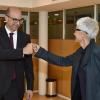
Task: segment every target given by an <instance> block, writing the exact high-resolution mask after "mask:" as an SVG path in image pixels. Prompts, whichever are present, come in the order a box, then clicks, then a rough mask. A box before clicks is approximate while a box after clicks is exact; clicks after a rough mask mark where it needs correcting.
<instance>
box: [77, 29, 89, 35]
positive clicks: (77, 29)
mask: <svg viewBox="0 0 100 100" xmlns="http://www.w3.org/2000/svg"><path fill="white" fill-rule="evenodd" d="M76 31H81V32H85V33H86V34H88V33H87V32H86V31H82V30H80V29H76Z"/></svg>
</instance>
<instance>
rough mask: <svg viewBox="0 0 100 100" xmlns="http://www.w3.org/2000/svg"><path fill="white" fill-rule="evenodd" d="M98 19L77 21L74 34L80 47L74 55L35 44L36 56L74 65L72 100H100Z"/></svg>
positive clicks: (54, 62)
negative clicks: (64, 55) (49, 49)
mask: <svg viewBox="0 0 100 100" xmlns="http://www.w3.org/2000/svg"><path fill="white" fill-rule="evenodd" d="M98 31H99V26H98V23H97V21H95V20H94V19H92V18H90V17H83V18H80V19H79V20H78V21H77V22H76V30H75V32H74V36H75V38H76V41H77V42H79V44H80V46H81V47H80V48H79V49H78V50H77V51H76V52H75V53H73V54H72V55H69V56H66V57H60V56H57V55H54V54H52V53H51V52H49V51H46V50H45V49H43V48H42V47H39V45H37V44H33V49H34V52H35V53H36V54H35V56H36V57H39V58H42V59H44V60H46V61H47V62H49V63H52V64H56V65H60V66H70V65H71V66H72V84H71V100H100V78H99V76H100V56H99V55H100V47H99V46H97V45H96V43H95V40H96V36H97V34H98Z"/></svg>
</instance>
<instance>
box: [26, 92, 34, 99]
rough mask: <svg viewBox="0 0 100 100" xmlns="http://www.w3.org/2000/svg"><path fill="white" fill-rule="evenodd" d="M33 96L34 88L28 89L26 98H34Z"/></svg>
mask: <svg viewBox="0 0 100 100" xmlns="http://www.w3.org/2000/svg"><path fill="white" fill-rule="evenodd" d="M32 96H33V91H32V90H27V92H26V100H32Z"/></svg>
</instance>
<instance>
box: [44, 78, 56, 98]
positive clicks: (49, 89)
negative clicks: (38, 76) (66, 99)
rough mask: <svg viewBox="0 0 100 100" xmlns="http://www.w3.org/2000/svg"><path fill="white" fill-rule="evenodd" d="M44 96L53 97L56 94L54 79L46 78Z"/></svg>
mask: <svg viewBox="0 0 100 100" xmlns="http://www.w3.org/2000/svg"><path fill="white" fill-rule="evenodd" d="M46 96H47V97H55V96H57V89H56V79H50V78H49V79H46Z"/></svg>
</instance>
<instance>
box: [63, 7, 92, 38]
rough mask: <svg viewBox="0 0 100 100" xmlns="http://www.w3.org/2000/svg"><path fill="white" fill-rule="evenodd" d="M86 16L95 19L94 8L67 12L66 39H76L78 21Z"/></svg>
mask: <svg viewBox="0 0 100 100" xmlns="http://www.w3.org/2000/svg"><path fill="white" fill-rule="evenodd" d="M85 16H89V17H92V18H93V17H94V6H89V7H82V8H76V9H70V10H66V36H65V37H66V39H74V35H73V32H74V30H75V27H76V25H75V24H76V21H77V20H78V19H79V18H81V17H85Z"/></svg>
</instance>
